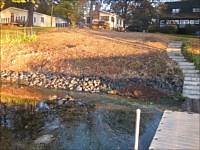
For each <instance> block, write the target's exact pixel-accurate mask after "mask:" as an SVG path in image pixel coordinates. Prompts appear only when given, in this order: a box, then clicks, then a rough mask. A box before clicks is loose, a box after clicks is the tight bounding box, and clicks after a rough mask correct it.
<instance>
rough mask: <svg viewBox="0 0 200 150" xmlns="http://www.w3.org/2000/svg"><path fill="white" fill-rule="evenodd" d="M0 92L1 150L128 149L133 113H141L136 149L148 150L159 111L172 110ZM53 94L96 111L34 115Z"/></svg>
mask: <svg viewBox="0 0 200 150" xmlns="http://www.w3.org/2000/svg"><path fill="white" fill-rule="evenodd" d="M1 88H2V92H1V93H2V95H7V96H2V97H1V103H0V122H1V126H0V133H1V134H0V136H1V140H0V149H56V150H57V149H58V150H59V149H60V150H63V149H64V150H65V149H87V150H88V149H133V147H134V128H135V126H134V125H135V110H136V109H137V108H140V109H141V111H142V114H141V125H140V141H139V149H148V147H149V145H150V143H151V140H152V138H153V136H154V134H155V131H156V129H157V126H158V124H159V121H160V119H161V116H162V113H163V111H164V109H166V108H168V109H170V108H171V109H174V107H173V106H171V105H170V106H169V105H157V104H154V103H153V102H140V101H138V100H133V99H131V98H123V97H118V96H110V95H100V94H84V93H73V92H64V91H58V90H42V89H36V88H35V89H33V88H28V87H22V86H11V85H9V86H8V85H2V87H1ZM54 94H57V95H59V96H61V97H62V96H64V95H66V94H70V95H72V96H73V97H75V98H76V99H80V100H82V101H84V102H88V103H92V104H95V107H85V106H82V107H71V108H68V107H64V106H62V107H51V109H50V111H49V112H36V111H35V105H36V104H37V103H38V102H39V101H44V100H45V99H48V97H49V96H50V95H54ZM8 95H9V96H8ZM14 95H15V96H16V97H18V98H15V97H14ZM21 97H24V98H26V99H28V98H29V99H33V100H24V99H23V98H21Z"/></svg>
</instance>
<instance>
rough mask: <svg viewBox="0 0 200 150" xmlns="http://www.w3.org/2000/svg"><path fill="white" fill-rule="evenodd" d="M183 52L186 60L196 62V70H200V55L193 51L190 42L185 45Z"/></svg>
mask: <svg viewBox="0 0 200 150" xmlns="http://www.w3.org/2000/svg"><path fill="white" fill-rule="evenodd" d="M182 52H183V55H184V56H185V57H186V59H187V60H188V61H190V62H194V64H195V66H196V68H197V69H198V70H200V54H198V53H195V51H193V47H192V43H191V42H190V41H185V42H184V43H183V49H182Z"/></svg>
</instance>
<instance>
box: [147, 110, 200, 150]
mask: <svg viewBox="0 0 200 150" xmlns="http://www.w3.org/2000/svg"><path fill="white" fill-rule="evenodd" d="M199 124H200V114H195V113H192V114H189V113H187V112H172V111H169V110H166V111H165V112H164V114H163V116H162V119H161V121H160V124H159V126H158V129H157V131H156V134H155V136H154V138H153V140H152V142H151V145H150V147H149V150H200V142H199V141H200V131H199V130H200V129H199Z"/></svg>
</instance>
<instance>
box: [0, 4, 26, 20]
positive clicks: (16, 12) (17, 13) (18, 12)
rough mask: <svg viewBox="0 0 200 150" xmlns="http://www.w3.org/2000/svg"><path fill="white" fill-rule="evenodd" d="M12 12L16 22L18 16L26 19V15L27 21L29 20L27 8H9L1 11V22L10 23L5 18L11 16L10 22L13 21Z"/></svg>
mask: <svg viewBox="0 0 200 150" xmlns="http://www.w3.org/2000/svg"><path fill="white" fill-rule="evenodd" d="M12 13H14V22H16V17H17V18H20V19H21V17H22V18H23V19H24V16H25V21H27V15H28V11H27V10H24V9H14V8H8V9H5V10H3V11H1V12H0V23H8V22H5V21H4V20H5V19H4V18H9V22H11V14H12ZM7 20H8V19H7Z"/></svg>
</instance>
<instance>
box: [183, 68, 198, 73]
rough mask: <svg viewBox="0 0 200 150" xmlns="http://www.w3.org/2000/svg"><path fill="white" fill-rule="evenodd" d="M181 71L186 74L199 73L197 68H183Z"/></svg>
mask: <svg viewBox="0 0 200 150" xmlns="http://www.w3.org/2000/svg"><path fill="white" fill-rule="evenodd" d="M182 73H183V74H187V73H194V74H195V73H199V70H185V69H182Z"/></svg>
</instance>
